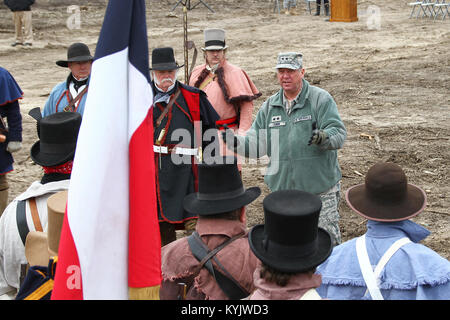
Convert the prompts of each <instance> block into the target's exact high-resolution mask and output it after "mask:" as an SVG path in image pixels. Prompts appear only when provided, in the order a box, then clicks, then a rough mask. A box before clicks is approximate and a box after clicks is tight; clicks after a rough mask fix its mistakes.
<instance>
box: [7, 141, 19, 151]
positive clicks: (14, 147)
mask: <svg viewBox="0 0 450 320" xmlns="http://www.w3.org/2000/svg"><path fill="white" fill-rule="evenodd" d="M20 149H22V142H20V141H10V142H8V146H7V147H6V151H8V152H10V153H13V152H17V151H19V150H20Z"/></svg>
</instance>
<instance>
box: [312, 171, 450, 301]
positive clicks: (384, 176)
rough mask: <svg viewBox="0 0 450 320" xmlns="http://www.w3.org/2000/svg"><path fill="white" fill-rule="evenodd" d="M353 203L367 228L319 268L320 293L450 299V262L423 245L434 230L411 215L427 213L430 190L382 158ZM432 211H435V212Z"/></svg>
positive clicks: (354, 192)
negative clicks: (425, 190)
mask: <svg viewBox="0 0 450 320" xmlns="http://www.w3.org/2000/svg"><path fill="white" fill-rule="evenodd" d="M345 199H346V201H347V204H348V205H349V206H350V208H351V209H352V210H353V211H355V212H356V213H357V214H358V215H360V216H362V217H364V218H365V219H367V232H366V233H365V234H364V235H362V236H361V237H358V238H355V239H352V240H349V241H347V242H345V243H343V244H341V245H339V246H337V247H335V248H334V249H333V253H332V254H331V256H330V257H329V258H328V259H327V260H326V261H325V262H324V263H323V264H321V265H320V266H319V267H318V268H317V272H318V273H319V274H321V275H322V285H321V286H320V287H319V288H318V292H319V294H320V295H322V296H323V297H324V298H329V299H340V300H370V299H371V300H450V262H449V261H448V260H447V259H445V258H443V257H441V256H440V255H439V254H437V253H436V252H434V251H433V250H431V249H429V248H427V247H426V246H424V245H422V244H419V241H422V240H423V239H425V238H426V237H427V236H428V235H429V234H430V232H429V231H428V230H427V229H425V228H424V227H422V226H420V225H418V224H416V223H414V222H413V221H412V220H411V219H412V218H413V217H415V216H417V215H418V214H419V213H421V212H423V210H424V209H425V206H426V194H425V192H424V191H423V190H422V189H421V188H419V187H418V186H415V185H413V184H411V183H408V180H407V177H406V175H405V173H404V171H403V169H402V168H401V167H400V166H399V165H397V164H395V163H391V162H378V163H376V164H375V165H373V166H372V167H371V168H370V169H369V170H368V171H367V174H366V177H365V181H364V183H362V184H358V185H355V186H353V187H351V188H349V189H348V190H347V192H346V196H345ZM430 214H431V213H430Z"/></svg>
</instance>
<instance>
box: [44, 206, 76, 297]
mask: <svg viewBox="0 0 450 320" xmlns="http://www.w3.org/2000/svg"><path fill="white" fill-rule="evenodd" d="M59 248H64V250H59V252H58V262H57V266H56V274H55V282H54V287H53V291H52V297H51V299H52V300H82V299H83V286H82V281H81V269H80V261H79V259H78V253H77V249H76V247H75V242H74V240H73V237H72V232H71V230H70V226H69V220H68V219H67V206H66V212H65V215H64V222H63V226H62V230H61V238H60V243H59Z"/></svg>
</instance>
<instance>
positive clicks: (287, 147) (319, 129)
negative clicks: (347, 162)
mask: <svg viewBox="0 0 450 320" xmlns="http://www.w3.org/2000/svg"><path fill="white" fill-rule="evenodd" d="M275 68H276V69H277V77H278V81H279V83H280V86H281V89H280V90H279V91H278V92H277V93H275V94H274V95H272V96H271V97H269V98H268V99H267V100H266V101H265V102H264V103H263V105H262V106H261V108H260V109H259V111H258V114H257V115H256V119H255V120H254V122H253V124H252V127H251V128H250V130H249V131H248V132H247V134H246V135H245V136H233V134H232V132H231V130H226V132H223V133H222V135H223V136H224V140H225V141H226V142H227V146H228V148H230V149H232V150H233V149H234V150H235V151H236V152H237V153H239V154H241V155H244V156H245V157H247V158H259V157H262V156H264V155H267V156H268V157H269V159H270V162H269V165H268V167H267V170H266V172H265V178H264V180H265V182H266V184H267V185H268V186H269V188H270V190H271V191H272V192H273V191H277V190H289V189H291V190H292V189H295V190H301V191H306V192H310V193H314V194H317V195H319V196H320V197H321V199H322V210H321V213H320V218H319V226H320V227H322V228H324V229H326V230H327V231H329V232H330V233H331V234H332V235H333V236H334V244H335V245H336V244H339V243H341V234H340V230H339V212H338V208H339V200H340V181H341V178H342V174H341V170H340V167H339V163H338V156H337V149H340V148H342V146H343V144H344V141H345V138H346V137H347V131H346V129H345V126H344V123H343V122H342V120H341V118H340V116H339V112H338V109H337V105H336V102H335V101H334V100H333V98H332V97H331V95H330V94H329V93H328V92H326V91H325V90H323V89H321V88H318V87H315V86H312V85H310V84H309V83H308V81H306V80H305V79H304V74H305V69H304V68H303V66H302V54H301V53H296V52H285V53H280V54H279V55H278V61H277V65H276V67H275Z"/></svg>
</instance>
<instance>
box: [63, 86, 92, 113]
mask: <svg viewBox="0 0 450 320" xmlns="http://www.w3.org/2000/svg"><path fill="white" fill-rule="evenodd" d="M87 91H88V85H86V87H84V89H83V90H82V91H81V92H80V93H79V94H78V95H77V96H76V97H75V98H73V99H72V100H70V102H69V104H68V105H67V106H66V107H65V108H64V111H66V112H67V111H71V112H74V111H75V110H74V109H73V106H74V105H75V103H77V101H78V100H80V99H81V98H82V97H83V96H84V94H85V93H86V92H87ZM69 94H70V91H69Z"/></svg>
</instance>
